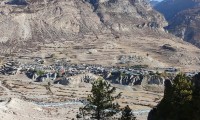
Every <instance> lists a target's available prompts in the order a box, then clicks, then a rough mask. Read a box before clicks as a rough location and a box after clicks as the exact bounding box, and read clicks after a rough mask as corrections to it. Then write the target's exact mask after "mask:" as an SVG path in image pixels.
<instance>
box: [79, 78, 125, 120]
mask: <svg viewBox="0 0 200 120" xmlns="http://www.w3.org/2000/svg"><path fill="white" fill-rule="evenodd" d="M115 91H116V88H115V87H112V86H111V85H110V84H109V83H108V82H107V81H105V80H103V79H101V78H99V79H98V80H96V81H95V82H93V83H92V90H91V93H92V94H91V95H89V96H88V99H87V101H88V104H87V105H86V106H85V107H84V108H81V111H82V114H84V115H85V114H90V115H92V118H93V119H97V120H100V119H104V118H108V117H111V116H113V115H114V114H116V113H117V112H119V107H120V106H119V105H118V104H117V103H115V102H114V101H115V100H116V99H118V98H119V97H120V96H121V93H119V94H115Z"/></svg>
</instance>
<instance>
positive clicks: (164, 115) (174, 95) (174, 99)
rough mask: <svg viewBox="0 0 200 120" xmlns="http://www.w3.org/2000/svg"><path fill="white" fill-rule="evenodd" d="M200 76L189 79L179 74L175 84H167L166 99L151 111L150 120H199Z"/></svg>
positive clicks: (167, 82)
mask: <svg viewBox="0 0 200 120" xmlns="http://www.w3.org/2000/svg"><path fill="white" fill-rule="evenodd" d="M199 83H200V74H198V75H196V76H194V78H192V79H191V78H189V77H187V76H186V75H184V74H178V75H177V76H176V77H175V79H174V80H173V84H171V83H170V82H169V80H168V81H166V82H165V92H164V98H163V99H162V101H161V102H160V103H159V104H158V106H157V107H156V108H154V109H152V110H151V112H150V113H149V116H148V120H199V119H200V84H199Z"/></svg>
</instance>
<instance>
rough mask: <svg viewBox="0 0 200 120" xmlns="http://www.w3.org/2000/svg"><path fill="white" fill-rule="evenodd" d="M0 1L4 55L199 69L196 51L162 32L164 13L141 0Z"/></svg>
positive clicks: (76, 61) (79, 61)
mask: <svg viewBox="0 0 200 120" xmlns="http://www.w3.org/2000/svg"><path fill="white" fill-rule="evenodd" d="M1 1H2V2H1V5H0V14H1V15H0V22H1V24H0V28H1V31H0V36H1V37H0V41H1V44H0V49H1V51H0V52H1V55H2V56H6V57H14V58H16V59H19V58H21V57H22V56H25V57H30V58H31V57H33V56H36V57H37V56H40V57H45V56H47V55H49V54H54V55H55V58H65V59H68V60H70V61H71V62H73V63H91V64H103V65H116V64H124V65H132V64H134V65H140V64H145V65H149V66H150V67H169V66H177V67H182V68H188V67H189V68H190V69H198V68H199V67H198V65H199V54H200V51H199V49H197V48H196V47H194V46H192V45H190V44H188V43H185V42H183V41H181V40H178V39H177V38H175V37H173V36H170V35H168V34H167V33H165V32H164V30H163V27H164V26H166V25H167V22H166V21H165V19H164V17H163V16H162V15H161V14H159V13H158V12H156V11H154V10H153V9H152V8H151V6H150V5H149V3H147V2H145V0H135V1H130V0H118V1H113V0H100V1H99V2H96V1H93V0H91V1H90V0H87V1H86V0H41V1H39V0H27V1H20V0H16V1H15V0H14V1H12V0H11V1H4V0H1ZM21 2H22V3H23V4H22V3H21ZM24 2H26V4H24ZM171 48H172V49H171Z"/></svg>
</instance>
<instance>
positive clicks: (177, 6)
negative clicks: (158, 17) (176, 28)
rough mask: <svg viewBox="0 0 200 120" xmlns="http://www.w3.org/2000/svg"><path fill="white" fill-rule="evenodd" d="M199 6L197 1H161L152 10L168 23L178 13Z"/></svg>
mask: <svg viewBox="0 0 200 120" xmlns="http://www.w3.org/2000/svg"><path fill="white" fill-rule="evenodd" d="M198 4H199V0H163V1H162V2H160V3H159V4H157V5H156V6H155V7H154V8H155V9H156V10H157V11H159V12H160V13H162V14H163V15H164V16H165V18H166V19H167V20H168V21H169V20H170V19H172V18H173V17H174V16H175V15H176V14H177V13H178V12H180V11H182V10H186V9H189V8H192V7H195V6H197V5H198Z"/></svg>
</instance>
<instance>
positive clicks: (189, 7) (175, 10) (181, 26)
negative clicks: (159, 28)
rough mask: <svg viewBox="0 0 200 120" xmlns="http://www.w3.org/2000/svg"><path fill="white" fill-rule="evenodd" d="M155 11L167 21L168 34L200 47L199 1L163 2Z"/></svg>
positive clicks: (177, 0) (174, 0) (179, 0)
mask: <svg viewBox="0 0 200 120" xmlns="http://www.w3.org/2000/svg"><path fill="white" fill-rule="evenodd" d="M155 9H156V10H158V11H159V12H161V13H162V14H164V16H165V18H166V19H167V20H168V22H169V26H167V27H166V29H167V30H168V31H169V32H170V33H172V34H174V35H176V36H178V37H180V38H182V39H184V40H185V41H187V42H190V43H192V44H194V45H195V46H197V47H200V41H199V38H200V37H199V36H200V29H199V20H200V19H199V14H200V13H199V10H200V1H199V0H165V1H163V2H161V3H160V4H158V5H157V6H155Z"/></svg>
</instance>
